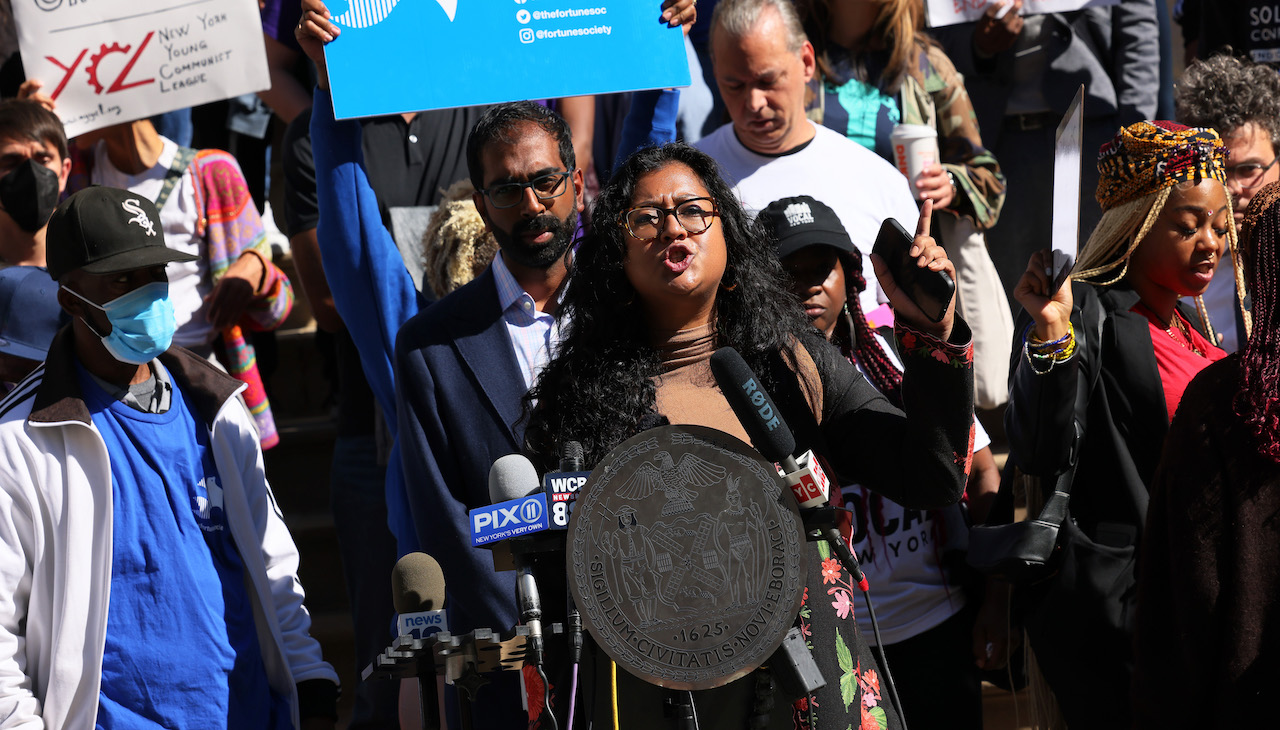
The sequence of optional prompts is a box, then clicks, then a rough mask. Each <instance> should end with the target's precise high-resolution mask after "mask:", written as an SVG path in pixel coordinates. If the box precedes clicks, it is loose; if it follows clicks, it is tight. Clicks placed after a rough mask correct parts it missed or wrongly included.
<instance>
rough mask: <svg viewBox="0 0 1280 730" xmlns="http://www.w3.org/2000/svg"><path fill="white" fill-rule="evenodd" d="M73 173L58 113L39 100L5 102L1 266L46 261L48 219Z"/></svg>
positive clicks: (0, 134) (0, 152)
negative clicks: (45, 242) (38, 101)
mask: <svg viewBox="0 0 1280 730" xmlns="http://www.w3.org/2000/svg"><path fill="white" fill-rule="evenodd" d="M70 174H71V159H70V158H69V157H67V135H66V132H65V131H64V130H63V129H62V122H61V121H60V120H59V119H58V115H56V114H54V113H53V112H51V111H49V110H48V109H46V108H44V107H43V106H41V105H40V104H37V103H36V102H33V101H25V100H18V99H9V100H6V101H0V266H4V265H6V264H8V265H19V264H21V265H24V266H44V263H45V254H44V248H45V244H44V237H45V224H46V223H48V222H49V215H50V214H51V213H53V209H54V206H56V205H57V204H58V196H59V195H61V194H62V191H63V190H65V189H66V187H67V176H68V175H70Z"/></svg>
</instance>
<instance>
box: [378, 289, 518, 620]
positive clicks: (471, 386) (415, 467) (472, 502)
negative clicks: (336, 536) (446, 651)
mask: <svg viewBox="0 0 1280 730" xmlns="http://www.w3.org/2000/svg"><path fill="white" fill-rule="evenodd" d="M395 381H396V394H397V400H398V402H399V403H398V404H399V408H398V409H397V413H398V418H399V429H398V430H399V437H400V452H401V457H402V460H403V463H404V466H405V470H404V471H405V475H406V478H407V485H406V486H407V490H406V491H407V492H408V495H409V505H410V511H411V513H412V515H413V523H414V527H415V531H416V532H417V534H418V538H419V539H420V540H421V541H422V547H423V548H424V549H425V550H426V551H427V552H428V553H430V554H431V555H432V556H434V557H435V558H436V559H437V560H438V561H439V562H440V565H441V567H442V568H443V569H444V577H445V585H446V587H447V590H448V593H449V626H450V629H452V630H454V631H469V630H471V629H475V628H492V629H495V630H499V631H501V630H506V629H510V628H511V627H512V626H514V625H515V624H516V622H517V619H518V618H519V616H518V613H517V609H516V601H515V595H516V589H515V574H514V573H511V572H506V573H497V572H495V571H494V570H493V560H492V558H491V556H490V554H489V552H488V551H486V550H479V549H476V548H473V547H472V546H471V536H470V529H469V519H468V515H467V513H468V511H469V510H471V509H474V508H476V507H481V506H484V505H487V504H489V503H490V499H489V483H488V476H489V467H490V466H491V465H492V464H493V462H494V461H495V460H497V459H498V458H500V457H502V456H506V455H507V454H513V453H517V452H519V451H520V446H519V445H520V443H521V442H522V441H523V433H522V428H520V427H519V426H518V425H517V421H518V420H519V418H520V413H521V398H522V397H523V396H524V393H525V385H524V377H523V375H521V372H520V366H519V364H518V363H517V362H516V356H515V351H514V350H513V349H512V347H511V339H510V337H509V336H508V334H507V331H506V325H505V324H504V321H503V319H502V312H501V311H500V310H499V308H498V293H497V286H496V284H495V282H494V275H493V270H492V269H491V268H490V269H486V270H485V272H484V273H483V274H481V275H480V277H479V278H477V279H476V280H475V281H472V282H471V283H469V284H467V285H466V286H464V287H463V288H461V289H459V290H458V291H456V292H453V293H452V294H450V295H449V296H446V297H445V298H444V299H441V300H440V301H439V302H437V303H435V304H433V305H432V306H430V307H428V308H427V309H426V310H425V311H423V312H422V313H421V314H418V315H417V316H416V317H414V318H413V319H411V320H409V322H408V323H406V324H405V326H404V328H403V329H401V330H400V334H399V336H398V338H397V340H396V378H395Z"/></svg>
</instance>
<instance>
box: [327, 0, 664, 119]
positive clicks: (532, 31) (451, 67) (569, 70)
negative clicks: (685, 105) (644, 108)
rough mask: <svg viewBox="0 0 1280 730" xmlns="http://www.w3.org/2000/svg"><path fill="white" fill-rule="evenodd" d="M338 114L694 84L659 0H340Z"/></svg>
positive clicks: (333, 62) (330, 52)
mask: <svg viewBox="0 0 1280 730" xmlns="http://www.w3.org/2000/svg"><path fill="white" fill-rule="evenodd" d="M328 7H329V12H330V15H331V17H332V18H333V21H334V23H335V24H337V25H338V27H339V28H340V29H341V34H340V35H339V36H338V38H337V39H336V40H334V41H333V42H332V43H330V44H329V45H328V46H326V47H325V59H326V61H327V63H328V66H329V84H330V87H331V90H332V95H333V107H334V114H335V116H337V117H338V118H339V119H347V118H351V117H365V116H377V115H383V114H397V113H401V112H408V111H421V110H425V109H443V108H448V107H459V106H473V105H476V104H493V103H497V102H503V101H514V100H518V99H552V98H558V97H563V96H577V95H581V94H604V93H609V92H615V91H634V90H638V89H657V88H668V87H673V86H688V85H689V65H688V60H687V57H686V55H685V50H684V40H683V38H682V35H681V31H680V28H678V27H676V28H669V27H667V25H666V24H665V23H662V22H660V21H659V19H658V16H659V15H660V14H661V3H660V2H659V0H330V1H329V3H328Z"/></svg>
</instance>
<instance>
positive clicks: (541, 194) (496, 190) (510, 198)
mask: <svg viewBox="0 0 1280 730" xmlns="http://www.w3.org/2000/svg"><path fill="white" fill-rule="evenodd" d="M572 174H573V173H572V172H571V171H569V170H565V171H564V172H552V173H548V174H546V175H540V176H538V177H535V178H534V179H532V180H530V181H529V182H522V183H517V182H512V183H502V184H500V185H493V186H491V187H488V188H485V189H484V190H481V191H480V192H482V193H484V194H485V197H487V198H488V199H489V202H490V203H493V205H494V207H495V208H512V207H515V206H517V205H519V204H520V200H521V199H523V198H524V190H525V188H533V194H534V195H536V196H538V199H539V200H551V199H552V198H558V197H560V196H561V195H564V191H565V189H566V188H567V187H568V186H566V185H565V181H566V180H568V179H569V176H570V175H572Z"/></svg>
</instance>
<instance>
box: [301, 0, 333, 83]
mask: <svg viewBox="0 0 1280 730" xmlns="http://www.w3.org/2000/svg"><path fill="white" fill-rule="evenodd" d="M339 32H340V31H339V30H338V26H336V25H334V24H333V22H332V20H331V19H330V17H329V8H327V7H325V4H324V3H323V2H322V0H302V19H301V20H299V21H298V26H297V27H296V28H294V29H293V37H294V38H296V39H298V45H299V46H301V47H302V52H303V53H305V54H307V58H309V59H311V62H312V63H314V64H315V65H316V86H318V87H320V88H321V89H323V90H326V91H327V90H328V89H329V67H328V64H326V63H325V57H324V44H326V43H329V42H331V41H332V40H333V39H334V38H337V37H338V34H339Z"/></svg>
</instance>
